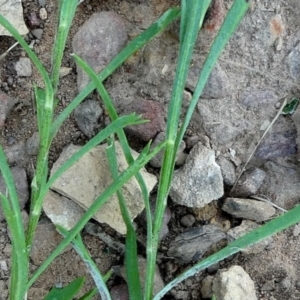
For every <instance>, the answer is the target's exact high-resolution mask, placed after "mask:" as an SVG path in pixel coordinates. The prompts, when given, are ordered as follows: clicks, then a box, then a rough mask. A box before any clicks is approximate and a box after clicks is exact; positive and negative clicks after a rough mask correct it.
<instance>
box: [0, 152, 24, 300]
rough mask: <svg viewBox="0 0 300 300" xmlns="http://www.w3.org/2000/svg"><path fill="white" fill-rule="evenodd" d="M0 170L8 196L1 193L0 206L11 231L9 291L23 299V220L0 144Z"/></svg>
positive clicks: (17, 297)
mask: <svg viewBox="0 0 300 300" xmlns="http://www.w3.org/2000/svg"><path fill="white" fill-rule="evenodd" d="M0 171H1V175H2V177H3V179H4V182H5V184H6V188H7V194H8V197H6V196H4V195H1V207H2V209H3V213H4V216H5V219H6V221H7V224H8V228H9V231H10V233H11V240H12V245H13V257H12V258H13V262H12V271H11V273H12V275H13V276H12V279H11V286H10V293H11V295H12V296H14V297H15V298H12V299H23V297H24V295H25V292H26V288H25V287H26V283H27V280H28V256H27V249H26V243H25V232H24V227H23V220H22V216H21V210H20V205H19V200H18V195H17V190H16V187H15V183H14V178H13V176H12V173H11V171H10V169H9V166H8V163H7V160H6V158H5V154H4V151H3V149H2V147H1V146H0Z"/></svg>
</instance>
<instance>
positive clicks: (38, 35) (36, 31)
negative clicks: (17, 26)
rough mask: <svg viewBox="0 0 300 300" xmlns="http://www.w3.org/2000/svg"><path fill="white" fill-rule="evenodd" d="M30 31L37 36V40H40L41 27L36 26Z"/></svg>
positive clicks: (41, 34) (42, 31)
mask: <svg viewBox="0 0 300 300" xmlns="http://www.w3.org/2000/svg"><path fill="white" fill-rule="evenodd" d="M31 33H32V35H33V36H34V37H35V38H37V39H38V40H41V39H42V36H43V33H44V30H43V29H41V28H36V29H33V30H31Z"/></svg>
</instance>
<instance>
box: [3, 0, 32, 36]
mask: <svg viewBox="0 0 300 300" xmlns="http://www.w3.org/2000/svg"><path fill="white" fill-rule="evenodd" d="M0 15H2V16H3V17H5V18H6V19H7V20H8V21H9V22H10V23H11V24H12V25H13V27H15V28H16V29H17V31H18V32H19V34H20V35H25V34H27V33H28V29H27V27H26V25H25V22H24V19H23V7H22V1H21V0H7V1H1V5H0ZM0 35H9V36H11V34H10V33H9V32H8V31H7V30H6V29H4V27H2V26H0Z"/></svg>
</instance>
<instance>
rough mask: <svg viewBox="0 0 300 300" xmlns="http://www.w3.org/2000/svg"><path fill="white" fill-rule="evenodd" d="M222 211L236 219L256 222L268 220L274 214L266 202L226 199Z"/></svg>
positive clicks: (273, 209) (274, 210)
mask: <svg viewBox="0 0 300 300" xmlns="http://www.w3.org/2000/svg"><path fill="white" fill-rule="evenodd" d="M222 210H224V211H226V212H227V213H229V214H230V215H232V216H234V217H236V218H241V219H249V220H253V221H257V222H262V221H266V220H268V219H270V218H271V217H272V216H273V215H274V214H275V212H276V209H275V208H274V207H273V206H272V205H271V204H269V203H267V202H263V201H258V200H253V199H240V198H226V199H225V202H224V204H223V206H222Z"/></svg>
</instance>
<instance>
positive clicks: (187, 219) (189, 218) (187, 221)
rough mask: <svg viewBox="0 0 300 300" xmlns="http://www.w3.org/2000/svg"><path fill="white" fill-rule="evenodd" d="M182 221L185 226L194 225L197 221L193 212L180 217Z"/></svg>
mask: <svg viewBox="0 0 300 300" xmlns="http://www.w3.org/2000/svg"><path fill="white" fill-rule="evenodd" d="M180 223H181V225H183V226H185V227H190V226H193V225H194V223H195V217H194V216H193V215H192V214H188V215H185V216H183V217H182V218H181V219H180Z"/></svg>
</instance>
